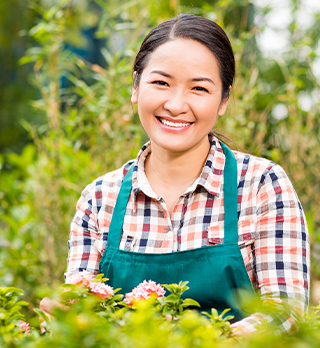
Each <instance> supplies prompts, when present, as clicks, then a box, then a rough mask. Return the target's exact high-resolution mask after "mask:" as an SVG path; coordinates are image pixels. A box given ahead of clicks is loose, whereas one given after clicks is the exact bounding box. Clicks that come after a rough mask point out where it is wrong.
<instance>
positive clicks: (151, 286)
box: [124, 280, 166, 306]
mask: <svg viewBox="0 0 320 348" xmlns="http://www.w3.org/2000/svg"><path fill="white" fill-rule="evenodd" d="M165 293H166V291H165V289H164V288H163V287H162V286H161V285H160V284H157V283H156V282H153V281H152V280H149V281H148V282H147V281H146V280H144V281H143V282H142V283H140V284H139V285H138V286H137V287H135V288H134V289H133V290H132V292H129V293H127V294H126V296H125V299H124V302H126V303H127V304H128V306H132V305H133V304H134V303H135V302H136V301H139V300H141V299H144V300H147V299H148V298H150V297H151V296H154V297H156V298H158V297H162V296H164V294H165Z"/></svg>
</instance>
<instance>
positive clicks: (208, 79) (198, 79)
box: [150, 70, 215, 85]
mask: <svg viewBox="0 0 320 348" xmlns="http://www.w3.org/2000/svg"><path fill="white" fill-rule="evenodd" d="M150 74H160V75H162V76H164V77H168V78H171V79H172V76H171V75H169V74H167V73H165V72H164V71H161V70H151V71H150ZM190 81H191V82H199V81H208V82H211V83H212V84H214V85H215V83H214V82H213V81H212V80H211V79H210V78H209V77H195V78H194V79H191V80H190Z"/></svg>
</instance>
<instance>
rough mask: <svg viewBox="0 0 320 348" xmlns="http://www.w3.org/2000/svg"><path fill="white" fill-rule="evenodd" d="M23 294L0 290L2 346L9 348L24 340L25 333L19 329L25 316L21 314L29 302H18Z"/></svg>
mask: <svg viewBox="0 0 320 348" xmlns="http://www.w3.org/2000/svg"><path fill="white" fill-rule="evenodd" d="M21 294H23V291H22V290H21V289H17V288H13V287H11V288H0V307H1V308H0V344H1V347H2V346H3V344H7V345H8V347H10V346H11V345H13V344H14V342H17V341H18V339H21V338H22V335H23V331H22V330H21V329H20V327H19V322H18V321H19V320H23V319H24V316H23V315H22V314H21V313H20V310H21V308H22V306H27V305H28V302H25V301H18V296H19V295H21Z"/></svg>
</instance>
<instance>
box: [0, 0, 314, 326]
mask: <svg viewBox="0 0 320 348" xmlns="http://www.w3.org/2000/svg"><path fill="white" fill-rule="evenodd" d="M26 3H28V4H29V5H30V8H29V9H28V11H29V12H28V16H29V17H28V18H30V21H32V24H30V23H29V22H28V25H25V29H26V30H27V31H28V35H27V36H24V39H25V40H28V43H29V45H31V47H30V49H29V50H28V51H27V53H26V55H25V56H24V57H23V58H21V59H20V63H21V64H22V65H21V67H20V70H19V72H21V74H22V71H23V76H26V71H27V70H28V69H29V70H30V71H32V72H31V73H29V75H28V79H27V77H25V80H26V81H27V80H28V81H31V82H32V84H33V87H32V88H31V87H30V84H29V82H28V83H27V87H25V88H24V89H25V90H26V93H27V97H26V98H27V99H28V100H30V99H32V98H33V99H35V98H37V97H36V96H34V94H33V92H32V91H36V93H38V94H39V98H38V99H36V100H33V101H32V102H31V104H32V107H33V109H32V112H30V111H29V112H28V114H32V115H33V116H32V117H31V116H30V117H23V118H24V121H23V122H22V124H23V127H24V129H25V130H27V132H28V134H29V138H30V139H29V140H30V142H31V143H30V144H28V145H27V146H25V147H24V148H23V150H22V151H21V153H20V154H16V153H10V152H6V153H5V154H3V155H1V156H0V199H1V203H0V230H1V233H0V282H1V284H3V285H4V286H17V287H20V288H23V289H24V291H25V294H26V298H27V300H28V301H29V302H31V303H32V304H33V305H34V306H36V305H37V303H38V301H39V299H40V298H41V297H42V296H43V291H40V290H43V288H44V289H50V288H52V287H54V286H55V284H58V283H60V282H61V281H62V280H63V272H64V270H65V268H66V257H67V240H68V232H67V231H68V230H69V223H70V220H71V218H72V216H73V214H74V212H75V206H76V202H77V199H78V198H79V196H80V193H81V191H82V189H83V188H84V187H85V186H86V185H87V184H88V183H89V182H90V181H92V180H94V179H95V178H96V177H98V176H100V175H102V174H104V173H105V172H108V171H111V170H114V169H115V168H118V167H120V166H121V165H122V164H123V163H124V162H125V161H127V160H129V159H132V158H135V157H136V154H137V152H138V150H139V148H140V147H141V145H142V143H143V142H144V141H146V140H147V137H146V135H145V133H144V131H143V129H142V127H141V125H140V122H139V117H138V114H137V112H136V110H135V109H134V108H133V107H132V105H131V103H130V96H131V91H132V87H131V84H132V63H133V59H134V55H135V53H136V52H137V51H138V48H139V46H140V43H141V41H142V39H143V38H144V36H145V35H146V33H147V32H148V31H149V30H150V28H152V27H153V26H155V25H156V24H158V23H160V22H162V21H163V20H165V19H168V18H170V17H172V16H174V15H177V14H179V13H181V12H189V13H194V14H198V15H203V16H205V17H207V18H210V19H213V20H215V21H216V22H217V23H218V24H219V25H221V26H222V27H223V28H224V29H225V31H226V32H227V34H228V35H229V37H230V40H231V42H232V45H233V47H234V51H235V57H236V65H237V76H236V81H235V85H234V87H233V90H232V94H231V95H232V97H231V100H230V102H229V107H228V111H227V114H226V115H225V116H224V117H223V118H221V119H220V120H219V122H218V124H217V129H216V130H217V131H221V132H222V133H223V134H226V135H228V136H229V137H230V138H231V139H233V140H234V141H236V142H237V143H238V144H239V145H240V146H242V147H244V148H245V149H247V150H248V151H249V152H251V153H253V154H255V155H259V156H260V155H261V156H265V157H268V158H270V159H272V160H274V161H276V162H278V163H279V164H281V165H282V166H283V167H284V168H285V170H286V171H287V172H288V174H289V177H290V178H291V179H292V181H293V184H294V186H295V188H296V191H297V193H298V195H299V197H300V199H301V201H302V204H303V206H304V208H305V209H306V212H307V218H308V223H309V227H310V231H311V232H312V233H311V240H312V242H313V243H314V248H315V249H316V246H317V245H319V242H320V237H319V236H320V220H319V214H318V209H319V204H318V202H319V200H320V196H319V195H320V180H319V178H320V172H319V170H320V169H319V168H320V167H319V165H318V162H319V151H317V149H318V146H319V142H320V134H319V129H320V127H319V98H318V99H317V93H318V91H319V82H318V81H317V79H316V77H315V76H314V74H313V70H312V66H313V64H314V63H315V62H316V59H318V58H319V53H318V51H317V44H318V41H319V35H320V34H319V31H318V30H317V29H316V28H318V27H319V25H318V24H319V15H317V14H315V15H314V25H313V26H310V27H309V28H306V29H305V28H303V27H301V26H300V25H299V22H298V20H297V19H298V18H297V17H298V13H299V12H298V11H299V6H300V5H299V4H298V3H296V2H295V1H294V0H292V1H291V4H292V5H294V6H292V9H293V10H292V14H293V17H292V22H291V23H290V25H289V27H288V28H287V29H288V32H289V34H290V35H289V40H290V45H289V46H288V49H287V51H286V52H284V53H283V54H282V55H281V56H278V57H272V56H266V55H264V53H263V52H261V51H260V50H259V47H258V46H257V36H258V35H259V33H261V32H262V31H263V29H264V27H265V26H266V25H267V24H266V23H265V21H264V18H265V16H266V14H267V13H268V12H269V11H270V8H258V7H257V6H255V5H254V3H252V2H250V1H248V0H243V1H235V0H219V1H213V0H212V1H203V0H197V1H194V0H193V1H192V2H191V1H189V0H183V1H182V0H181V1H178V0H161V1H146V0H134V1H123V0H120V1H115V0H108V1H106V0H97V1H95V2H94V3H93V2H91V1H76V2H75V1H68V0H63V1H53V0H52V1H51V0H50V1H40V0H39V1H26V2H24V5H23V9H24V8H25V7H24V6H25V4H26ZM4 4H8V5H7V7H5V9H7V8H15V6H13V5H12V2H10V3H9V2H6V1H5V2H2V3H1V5H0V6H5V5H4ZM15 4H16V5H17V6H18V5H19V4H20V5H21V3H19V4H18V1H15ZM21 6H22V5H21ZM301 6H302V5H301ZM1 8H2V7H1ZM20 12H21V11H20ZM20 12H19V11H18V13H20ZM22 12H23V11H22ZM0 13H2V15H0V16H2V17H3V18H4V16H5V14H6V13H7V11H6V10H4V11H0ZM2 17H1V18H2ZM0 22H1V23H5V22H4V21H0ZM95 26H96V27H97V30H96V32H95V35H96V37H97V38H99V39H103V40H105V41H104V42H105V44H104V45H103V47H102V48H101V55H102V57H103V59H104V61H105V62H104V65H103V66H98V65H95V64H91V63H89V62H88V61H86V60H84V59H81V58H80V57H79V56H77V55H76V54H74V53H72V52H71V51H69V50H68V49H66V47H65V46H66V44H72V45H74V46H76V47H84V46H85V45H86V44H87V43H86V40H85V39H84V37H83V35H82V30H83V29H85V28H90V27H95ZM1 28H2V27H1ZM25 34H26V32H25ZM0 37H1V38H3V37H5V36H4V35H3V33H1V34H0ZM9 41H10V40H9ZM9 41H6V45H9V44H10V42H9ZM11 41H12V40H11ZM20 56H21V55H20ZM1 59H2V58H1ZM17 59H18V58H17V57H16V58H15V62H17ZM6 61H7V60H6ZM15 64H16V63H15ZM22 69H23V70H22ZM61 81H67V83H65V84H64V85H63V87H62V83H61ZM1 88H2V87H1V86H0V89H1ZM302 97H308V98H311V99H312V101H313V104H312V108H311V109H310V110H307V111H306V110H305V109H304V108H303V105H302V104H301V103H300V102H299V100H300V99H301V98H302ZM22 100H25V99H22ZM11 103H12V105H13V103H14V102H13V101H11ZM0 105H1V97H0ZM279 105H280V106H282V107H284V108H285V109H286V110H287V114H286V117H285V118H282V119H279V118H276V117H275V115H276V113H275V109H276V107H277V106H279ZM28 108H29V107H28ZM1 109H3V108H1ZM4 109H6V108H4ZM4 109H3V110H4ZM28 110H29V109H28ZM9 114H11V113H9ZM22 114H23V113H22ZM20 115H21V114H20ZM23 115H24V114H23ZM36 115H38V116H36ZM21 117H22V116H21ZM36 117H40V118H41V117H44V120H43V122H41V124H40V123H39V122H38V120H37V119H36ZM1 131H2V129H1V130H0V132H1ZM0 135H1V139H2V138H3V137H2V133H1V134H0ZM6 137H9V132H8V134H6ZM12 137H13V135H12ZM3 139H4V138H3ZM8 144H9V143H8ZM317 253H318V254H319V252H314V253H313V254H314V255H317ZM313 272H314V274H315V275H317V274H318V273H319V271H318V260H317V259H315V261H314V262H313ZM44 291H45V290H44ZM175 296H178V294H174V292H173V296H172V297H171V298H169V301H168V302H167V303H166V304H164V306H163V310H164V309H165V311H166V312H168V313H170V314H171V315H172V316H173V317H175V316H180V315H181V312H182V310H183V309H184V307H183V305H182V304H181V303H180V302H179V301H178V300H177V297H175ZM170 301H171V302H170ZM193 305H195V304H194V303H193ZM27 315H28V316H31V315H32V313H31V311H29V312H28V313H27ZM114 315H116V314H114ZM188 315H190V316H192V315H194V314H188ZM212 316H213V317H211V319H208V320H213V318H216V317H217V316H216V314H214V313H212ZM220 319H221V318H220ZM220 319H219V320H220ZM95 320H98V319H95ZM214 320H218V319H217V318H216V319H214ZM187 322H188V320H187V319H186V323H187ZM186 325H187V324H186Z"/></svg>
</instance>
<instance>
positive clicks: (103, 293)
mask: <svg viewBox="0 0 320 348" xmlns="http://www.w3.org/2000/svg"><path fill="white" fill-rule="evenodd" d="M68 283H69V284H74V285H81V286H83V287H88V288H89V290H90V292H91V293H93V294H95V295H97V296H98V297H99V298H100V299H101V300H102V299H104V298H107V297H111V296H113V294H114V292H113V289H112V287H111V286H109V285H107V284H104V283H99V282H97V281H95V277H94V276H93V275H92V273H89V272H86V271H83V272H80V273H78V274H76V275H74V276H72V277H70V279H69V282H68Z"/></svg>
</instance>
